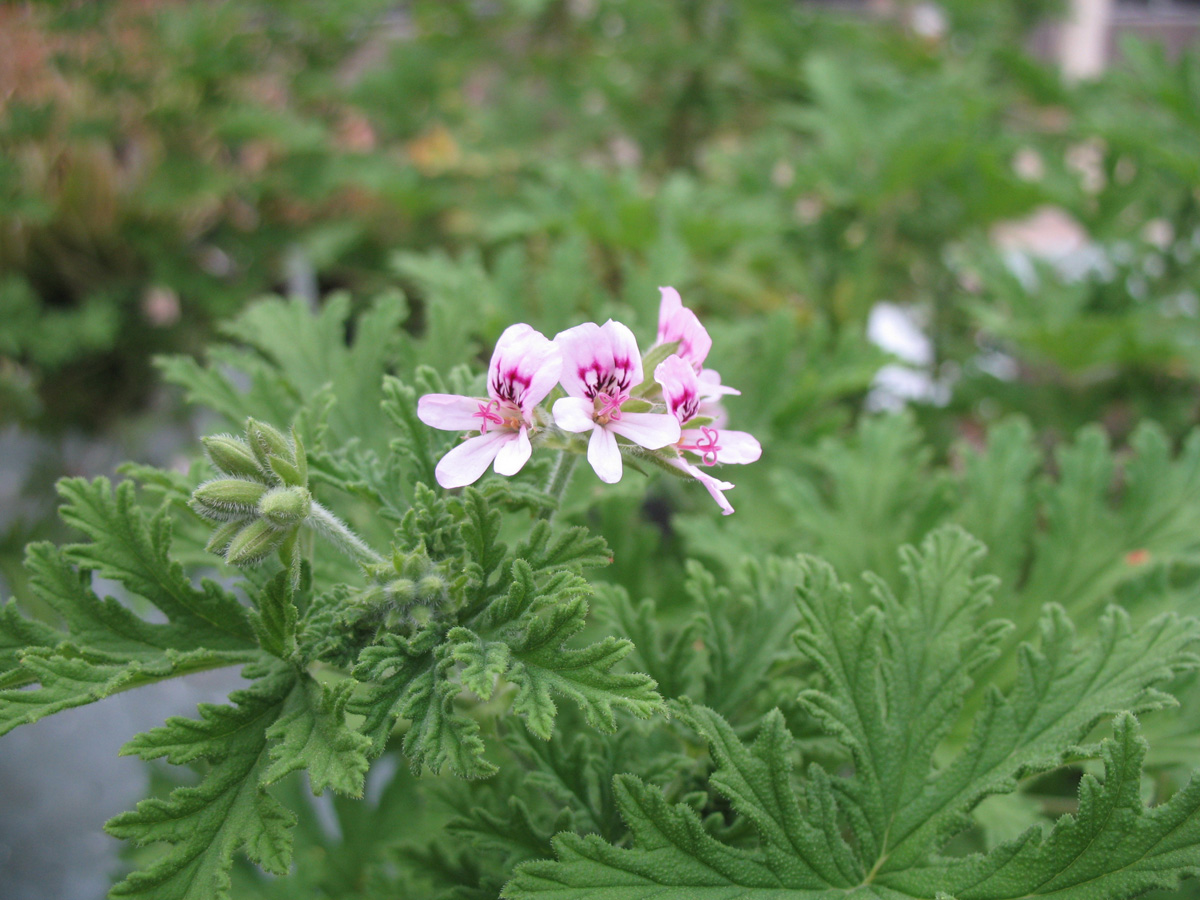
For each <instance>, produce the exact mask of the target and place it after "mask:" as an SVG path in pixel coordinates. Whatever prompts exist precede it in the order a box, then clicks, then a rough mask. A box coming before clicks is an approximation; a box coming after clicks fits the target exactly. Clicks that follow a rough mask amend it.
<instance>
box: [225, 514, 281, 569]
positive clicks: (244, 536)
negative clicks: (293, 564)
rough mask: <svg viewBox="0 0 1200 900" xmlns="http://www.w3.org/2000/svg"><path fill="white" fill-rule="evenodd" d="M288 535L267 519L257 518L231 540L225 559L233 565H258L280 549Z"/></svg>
mask: <svg viewBox="0 0 1200 900" xmlns="http://www.w3.org/2000/svg"><path fill="white" fill-rule="evenodd" d="M287 535H288V533H287V532H286V531H280V530H279V529H277V528H273V527H271V523H270V522H267V521H266V520H265V519H255V520H254V521H253V522H251V523H250V524H249V525H247V526H246V527H245V528H243V529H242V530H241V531H239V532H238V533H237V534H236V535H235V536H234V538H233V540H232V541H230V542H229V549H228V550H227V551H225V561H226V562H227V563H229V564H230V565H233V566H253V565H257V564H258V563H260V562H262V561H263V560H264V559H266V558H267V557H268V556H270V555H271V554H272V553H273V552H275V551H276V550H278V549H279V546H280V545H281V544H282V543H283V542H284V539H285V538H287Z"/></svg>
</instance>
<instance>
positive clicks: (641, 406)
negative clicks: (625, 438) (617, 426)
mask: <svg viewBox="0 0 1200 900" xmlns="http://www.w3.org/2000/svg"><path fill="white" fill-rule="evenodd" d="M652 409H654V404H653V403H651V402H650V401H649V400H638V399H636V398H635V399H633V400H626V401H625V402H624V403H622V404H621V412H629V413H644V412H650V410H652Z"/></svg>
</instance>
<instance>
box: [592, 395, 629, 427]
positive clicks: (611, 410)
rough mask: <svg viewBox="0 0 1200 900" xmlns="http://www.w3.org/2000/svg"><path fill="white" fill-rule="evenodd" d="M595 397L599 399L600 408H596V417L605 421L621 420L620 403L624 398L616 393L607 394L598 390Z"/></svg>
mask: <svg viewBox="0 0 1200 900" xmlns="http://www.w3.org/2000/svg"><path fill="white" fill-rule="evenodd" d="M596 399H597V400H599V401H600V404H601V405H600V408H599V409H598V410H596V418H597V419H602V420H604V421H605V422H619V421H620V420H621V404H622V403H623V402H624V400H625V398H624V397H622V396H621V395H620V394H619V393H618V394H615V395H614V394H607V393H605V392H604V391H600V392H599V393H598V394H596Z"/></svg>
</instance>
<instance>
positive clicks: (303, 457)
mask: <svg viewBox="0 0 1200 900" xmlns="http://www.w3.org/2000/svg"><path fill="white" fill-rule="evenodd" d="M292 449H293V451H294V453H295V456H294V459H295V460H296V474H297V478H298V480H297V481H296V484H298V485H299V486H300V487H307V486H308V453H307V452H306V451H305V449H304V442H303V441H301V440H300V435H299V434H298V433H297V432H296V428H295V426H293V427H292Z"/></svg>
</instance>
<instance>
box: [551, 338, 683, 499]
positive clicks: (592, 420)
mask: <svg viewBox="0 0 1200 900" xmlns="http://www.w3.org/2000/svg"><path fill="white" fill-rule="evenodd" d="M554 343H555V344H557V345H558V346H559V347H560V348H561V349H562V359H563V364H562V385H563V387H564V388H565V389H566V391H567V395H568V396H566V397H563V398H561V399H560V400H557V401H555V403H554V421H555V423H556V424H557V425H558V427H559V428H562V429H563V430H564V431H573V432H577V433H580V432H585V431H590V432H591V433H592V436H591V438H590V440H589V441H588V452H587V459H588V462H589V463H590V464H591V466H592V468H593V469H595V470H596V474H597V475H598V476H599V477H600V480H601V481H604V482H607V483H608V484H615V483H616V482H618V481H620V480H621V470H622V466H621V451H620V449H619V448H618V446H617V435H621V436H622V437H624V438H628V439H629V440H630V441H632V442H633V443H635V444H639V445H640V446H642V447H645V448H647V449H649V450H657V449H659V448H660V447H665V446H667V445H668V444H673V443H675V442H676V441H678V440H679V423H678V422H677V421H676V420H675V419H674V418H673V417H672V416H669V415H663V414H662V413H633V412H624V411H622V410H621V404H623V403H624V402H625V401H627V400H628V399H629V394H630V391H632V390H633V388H635V387H637V386H638V385H639V384H641V381H642V357H641V354H640V353H638V346H637V338H635V337H634V336H633V332H632V331H630V330H629V329H628V328H626V327H625V326H624V325H622V324H621V323H620V322H614V321H613V320H612V319H609V320H608V321H607V322H605V323H604V325H603V326H600V325H597V324H596V323H595V322H586V323H584V324H583V325H577V326H575V327H574V328H568V329H567V330H566V331H563V332H561V333H560V334H558V335H557V336H556V337H555V338H554Z"/></svg>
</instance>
